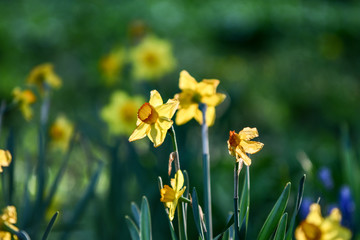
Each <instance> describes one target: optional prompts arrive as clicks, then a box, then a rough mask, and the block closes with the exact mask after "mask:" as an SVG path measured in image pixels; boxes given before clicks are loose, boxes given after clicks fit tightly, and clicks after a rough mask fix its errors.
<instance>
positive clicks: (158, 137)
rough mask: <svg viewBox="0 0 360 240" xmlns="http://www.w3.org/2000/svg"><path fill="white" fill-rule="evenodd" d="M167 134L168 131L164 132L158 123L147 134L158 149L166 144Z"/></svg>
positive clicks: (152, 125)
mask: <svg viewBox="0 0 360 240" xmlns="http://www.w3.org/2000/svg"><path fill="white" fill-rule="evenodd" d="M166 133H167V131H166V130H165V131H164V130H162V129H161V127H160V125H159V123H158V122H156V123H154V124H151V129H150V131H149V132H148V133H147V136H148V137H149V139H150V141H152V142H153V143H154V147H158V146H160V145H161V144H162V143H163V142H164V140H165V137H166Z"/></svg>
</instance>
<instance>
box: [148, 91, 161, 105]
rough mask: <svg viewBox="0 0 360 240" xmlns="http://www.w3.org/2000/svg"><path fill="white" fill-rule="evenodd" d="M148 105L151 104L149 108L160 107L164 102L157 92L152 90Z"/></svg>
mask: <svg viewBox="0 0 360 240" xmlns="http://www.w3.org/2000/svg"><path fill="white" fill-rule="evenodd" d="M149 103H150V104H151V106H153V107H158V106H160V105H162V104H163V103H164V102H163V100H162V98H161V95H160V93H159V92H158V91H156V90H152V91H151V92H150V100H149Z"/></svg>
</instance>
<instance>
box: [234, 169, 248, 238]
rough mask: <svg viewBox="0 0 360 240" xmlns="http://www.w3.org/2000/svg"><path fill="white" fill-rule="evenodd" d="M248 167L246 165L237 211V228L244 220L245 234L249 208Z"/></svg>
mask: <svg viewBox="0 0 360 240" xmlns="http://www.w3.org/2000/svg"><path fill="white" fill-rule="evenodd" d="M249 192H250V168H249V166H246V174H245V179H244V185H243V188H242V192H241V198H240V213H239V229H241V225H242V223H243V222H244V220H245V234H246V231H247V227H248V219H249V209H250V194H249ZM235 231H236V229H235Z"/></svg>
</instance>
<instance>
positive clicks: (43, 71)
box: [27, 63, 62, 92]
mask: <svg viewBox="0 0 360 240" xmlns="http://www.w3.org/2000/svg"><path fill="white" fill-rule="evenodd" d="M27 82H28V83H29V84H34V85H36V86H37V87H38V88H39V89H40V91H41V92H42V91H44V84H47V85H48V86H49V87H52V88H59V87H60V86H61V84H62V82H61V79H60V77H59V76H58V75H56V73H55V72H54V66H53V65H52V64H51V63H44V64H41V65H38V66H36V67H35V68H34V69H33V70H31V72H30V74H29V76H28V78H27Z"/></svg>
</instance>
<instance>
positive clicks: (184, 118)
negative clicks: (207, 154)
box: [175, 70, 226, 126]
mask: <svg viewBox="0 0 360 240" xmlns="http://www.w3.org/2000/svg"><path fill="white" fill-rule="evenodd" d="M219 83H220V81H219V80H217V79H204V80H202V81H201V82H197V81H196V80H195V79H194V78H193V77H192V76H191V75H190V74H189V73H188V72H187V71H185V70H183V71H181V73H180V80H179V88H180V89H181V90H182V92H181V93H179V94H176V95H175V98H176V99H179V101H180V107H179V111H178V113H177V114H176V119H175V121H176V124H177V125H182V124H184V123H186V122H188V121H190V120H191V119H192V118H195V119H196V121H198V122H199V123H200V124H202V122H203V117H202V113H201V110H200V109H199V104H201V103H202V104H206V105H207V110H206V124H207V125H208V126H212V125H213V124H214V122H215V107H216V106H217V105H219V104H220V103H222V102H223V101H224V99H225V97H226V96H225V94H221V93H216V88H217V86H218V85H219Z"/></svg>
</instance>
